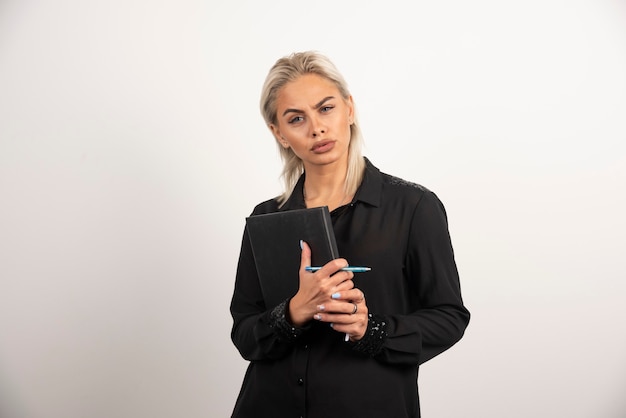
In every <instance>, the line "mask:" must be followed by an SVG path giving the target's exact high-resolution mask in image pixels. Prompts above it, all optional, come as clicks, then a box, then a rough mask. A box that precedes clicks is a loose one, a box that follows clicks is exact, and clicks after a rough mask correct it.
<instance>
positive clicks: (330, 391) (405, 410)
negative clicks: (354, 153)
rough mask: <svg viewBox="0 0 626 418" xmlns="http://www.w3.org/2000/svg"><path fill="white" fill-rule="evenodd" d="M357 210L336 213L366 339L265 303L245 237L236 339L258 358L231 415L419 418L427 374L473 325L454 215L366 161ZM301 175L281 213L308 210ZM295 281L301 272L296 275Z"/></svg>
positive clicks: (272, 208) (273, 205)
mask: <svg viewBox="0 0 626 418" xmlns="http://www.w3.org/2000/svg"><path fill="white" fill-rule="evenodd" d="M366 162H367V167H366V171H365V176H364V178H363V182H362V184H361V186H360V187H359V189H358V191H357V193H356V194H355V197H354V199H353V201H352V202H351V203H350V204H348V205H345V206H342V207H339V208H337V209H335V210H334V211H333V212H332V213H331V218H332V221H333V229H334V231H335V236H336V239H337V247H338V249H339V254H340V255H341V257H343V258H345V259H347V260H348V262H349V263H350V264H351V265H357V266H359V265H362V266H368V267H371V268H372V270H371V271H370V272H367V273H363V274H355V277H354V279H353V280H354V283H355V286H356V287H358V288H359V289H361V290H362V291H363V293H364V294H365V298H366V303H367V307H368V310H369V312H370V317H369V323H368V328H367V332H366V335H365V336H364V337H363V338H362V339H361V340H360V341H358V342H356V343H352V342H345V341H344V335H343V334H341V333H338V332H336V331H333V330H332V329H331V328H330V326H329V325H328V324H327V323H322V322H317V321H313V320H312V321H311V322H310V323H309V324H307V325H306V326H305V327H303V328H297V327H293V326H292V325H291V324H290V323H288V322H287V320H286V319H285V309H286V306H287V302H288V301H284V302H283V303H281V304H279V305H278V306H266V305H265V303H264V301H263V297H262V294H261V289H260V287H259V282H258V277H257V273H256V268H255V265H254V258H253V255H252V250H251V247H250V242H249V240H248V237H247V235H246V233H245V232H244V236H243V240H242V245H241V253H240V258H239V264H238V268H237V276H236V282H235V289H234V294H233V298H232V301H231V307H230V310H231V314H232V316H233V320H234V324H233V328H232V333H231V337H232V340H233V342H234V344H235V346H236V347H237V349H238V350H239V352H240V353H241V355H242V356H243V358H244V359H246V360H249V361H250V365H249V366H248V370H247V372H246V375H245V377H244V381H243V385H242V388H241V392H240V394H239V397H238V399H237V402H236V405H235V408H234V411H233V414H232V417H236V418H243V417H250V418H259V417H272V418H283V417H284V418H288V417H293V418H298V417H306V418H333V417H341V418H346V417H360V418H366V417H372V418H380V417H389V418H401V417H411V418H415V417H419V416H420V412H419V398H418V390H417V375H418V368H419V365H420V364H422V363H424V362H425V361H427V360H429V359H431V358H433V357H434V356H436V355H438V354H439V353H441V352H443V351H445V350H446V349H448V348H449V347H451V346H452V345H453V344H455V343H456V342H457V341H458V340H459V339H460V338H461V337H462V336H463V333H464V331H465V328H466V327H467V325H468V323H469V318H470V314H469V311H468V310H467V309H466V308H465V306H464V305H463V301H462V298H461V290H460V285H459V276H458V272H457V268H456V263H455V261H454V253H453V250H452V244H451V242H450V236H449V233H448V225H447V218H446V212H445V209H444V207H443V204H442V203H441V202H440V201H439V199H438V198H437V196H436V195H435V194H434V193H433V192H431V191H429V190H427V189H426V188H424V187H422V186H420V185H417V184H414V183H410V182H407V181H404V180H402V179H399V178H396V177H393V176H390V175H387V174H384V173H381V172H380V171H379V170H378V169H377V168H376V167H374V166H373V165H372V164H371V163H370V162H369V161H367V160H366ZM303 185H304V175H303V176H302V177H301V178H300V180H299V181H298V183H297V184H296V186H295V188H294V191H293V193H292V195H291V197H290V198H289V200H288V201H287V202H286V203H285V205H284V206H283V207H282V208H280V209H279V208H278V203H277V201H276V200H275V199H272V200H268V201H266V202H263V203H261V204H259V205H258V206H257V207H256V208H255V209H254V211H253V214H255V215H256V214H262V213H269V212H276V211H278V210H292V209H299V208H304V207H305V204H304V198H303V194H302V191H303ZM294 274H295V275H297V274H298V273H297V272H294Z"/></svg>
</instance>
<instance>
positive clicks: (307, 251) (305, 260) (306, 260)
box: [300, 240, 311, 271]
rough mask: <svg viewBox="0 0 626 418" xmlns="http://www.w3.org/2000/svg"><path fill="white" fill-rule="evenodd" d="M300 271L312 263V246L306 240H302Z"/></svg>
mask: <svg viewBox="0 0 626 418" xmlns="http://www.w3.org/2000/svg"><path fill="white" fill-rule="evenodd" d="M300 249H301V250H302V251H301V252H300V271H304V268H305V267H307V266H310V265H311V247H309V244H307V243H306V242H304V241H302V240H300Z"/></svg>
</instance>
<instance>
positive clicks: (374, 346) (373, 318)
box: [352, 313, 387, 357]
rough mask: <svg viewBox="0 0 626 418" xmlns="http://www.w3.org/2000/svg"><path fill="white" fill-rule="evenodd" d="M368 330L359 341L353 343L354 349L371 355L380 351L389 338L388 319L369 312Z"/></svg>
mask: <svg viewBox="0 0 626 418" xmlns="http://www.w3.org/2000/svg"><path fill="white" fill-rule="evenodd" d="M367 315H368V320H367V330H366V331H365V335H363V338H361V339H360V340H359V341H357V342H356V343H354V344H353V345H352V349H353V350H355V351H358V352H359V353H362V354H365V355H367V356H369V357H374V356H375V355H376V354H378V353H380V352H381V351H382V348H383V344H384V343H385V340H387V320H386V319H385V317H384V316H382V315H374V314H371V313H370V314H367Z"/></svg>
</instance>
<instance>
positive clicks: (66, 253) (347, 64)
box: [0, 0, 626, 418]
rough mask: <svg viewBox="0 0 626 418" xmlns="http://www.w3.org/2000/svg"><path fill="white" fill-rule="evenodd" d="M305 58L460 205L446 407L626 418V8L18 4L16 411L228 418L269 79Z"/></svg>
mask: <svg viewBox="0 0 626 418" xmlns="http://www.w3.org/2000/svg"><path fill="white" fill-rule="evenodd" d="M268 4H269V5H268ZM305 49H317V50H319V51H322V52H324V53H326V54H327V55H329V56H330V57H331V59H333V60H334V61H335V63H336V64H337V66H338V67H339V68H340V70H342V72H343V73H344V75H345V77H346V78H347V80H348V82H349V83H350V86H351V88H352V93H353V95H354V97H355V100H356V102H357V106H358V108H359V110H360V116H361V119H362V125H363V128H364V132H365V137H366V144H367V149H366V155H367V156H368V157H370V159H372V160H373V161H374V162H375V163H376V164H377V165H378V166H379V167H380V168H381V169H382V170H383V171H387V172H389V173H391V174H395V175H398V176H401V177H404V178H406V179H408V180H412V181H415V182H419V183H422V184H424V185H425V186H427V187H429V188H430V189H432V190H434V191H435V192H436V193H437V194H438V195H439V196H440V198H441V199H442V200H443V201H444V203H445V204H446V207H447V210H448V215H449V219H450V228H451V233H452V237H453V242H454V245H455V251H456V255H457V261H458V265H459V269H460V272H461V275H462V287H463V291H464V297H465V300H466V302H467V305H468V307H469V308H470V310H471V311H472V313H473V318H472V322H471V324H470V327H469V328H468V331H467V334H466V337H465V338H464V339H463V340H462V341H461V342H460V343H459V344H458V345H457V346H455V347H454V348H452V349H451V350H450V351H448V352H447V353H445V354H444V355H442V356H440V357H438V358H436V359H434V360H433V361H431V362H430V363H427V364H426V365H424V366H423V368H422V370H421V376H420V384H421V394H422V404H423V415H424V416H425V417H429V418H435V417H442V418H445V417H452V416H467V417H481V418H482V417H488V418H502V417H507V418H517V417H519V418H521V417H529V416H533V417H547V418H548V417H549V418H551V417H569V418H589V417H593V418H623V417H625V416H626V400H625V398H624V393H625V392H626V356H625V355H624V353H626V325H625V322H626V308H625V307H624V306H625V305H624V302H623V301H624V298H625V297H626V280H625V279H626V277H625V276H626V274H625V272H624V266H623V260H624V250H625V248H626V221H625V220H624V219H625V217H624V213H626V199H625V197H624V192H625V190H626V152H625V141H626V123H625V119H626V76H625V74H626V5H625V4H624V2H621V1H618V0H614V1H610V0H577V1H557V0H529V1H524V2H502V1H495V0H492V1H489V0H479V1H473V2H467V1H461V0H448V1H440V2H435V1H417V2H415V1H404V2H402V1H386V2H376V3H374V2H367V1H357V0H353V1H320V2H312V3H301V2H300V3H292V2H287V1H282V0H281V1H273V2H260V1H231V2H226V1H223V2H220V3H219V4H216V2H211V1H194V0H177V1H169V2H168V1H159V0H157V1H147V0H123V1H122V0H108V1H97V0H92V1H82V0H63V1H45V0H30V1H18V0H4V1H3V2H1V3H0V415H1V416H2V417H3V418H5V417H6V418H84V417H89V418H110V417H116V418H137V417H151V418H171V417H185V418H194V417H198V418H200V417H226V416H229V414H230V411H231V408H232V405H233V402H234V400H235V397H236V395H237V392H238V389H239V385H240V383H241V380H242V377H243V372H244V369H245V366H246V364H245V362H244V361H243V360H242V359H241V358H240V357H239V356H238V353H237V352H236V350H235V348H234V346H233V345H232V344H231V342H230V339H229V330H230V316H229V313H228V305H229V302H230V295H231V291H232V286H233V277H234V270H235V264H236V259H237V255H238V250H239V242H240V239H241V232H242V228H243V225H244V217H245V216H246V215H248V214H249V212H250V211H251V210H252V207H253V206H254V205H255V204H256V203H257V202H259V201H261V200H264V199H267V198H269V197H271V196H273V195H275V194H276V193H278V191H279V187H280V183H279V181H278V175H279V172H280V161H279V159H278V156H277V153H276V150H275V147H274V144H273V141H272V138H271V137H270V135H269V133H268V131H267V130H266V129H265V127H264V126H263V122H262V119H261V117H260V114H259V111H258V96H259V91H260V87H261V83H262V81H263V78H264V77H265V74H266V72H267V70H268V69H269V67H270V66H271V64H273V62H274V61H275V60H276V59H277V58H279V57H280V56H282V55H285V54H288V53H290V52H292V51H296V50H305Z"/></svg>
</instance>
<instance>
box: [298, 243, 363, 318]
mask: <svg viewBox="0 0 626 418" xmlns="http://www.w3.org/2000/svg"><path fill="white" fill-rule="evenodd" d="M310 265H311V248H310V247H309V246H308V244H307V243H306V242H304V241H302V253H301V257H300V272H299V275H300V286H299V288H298V292H297V293H296V294H295V295H294V296H293V297H292V298H291V300H290V301H289V319H290V321H291V323H292V324H293V325H295V326H297V327H300V326H303V325H304V324H305V323H307V322H309V321H310V320H311V319H313V315H315V314H316V313H317V312H318V308H317V307H318V306H319V305H323V304H324V303H326V302H327V301H329V300H331V295H332V294H333V293H337V292H342V291H345V290H350V289H352V288H353V287H354V282H353V281H352V278H353V277H354V273H352V272H351V271H341V269H342V268H344V267H346V266H348V262H347V261H346V260H345V259H343V258H337V259H335V260H331V261H329V262H328V263H326V264H325V265H324V266H322V268H321V269H319V270H318V271H316V272H309V271H306V270H305V267H307V266H310Z"/></svg>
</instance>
